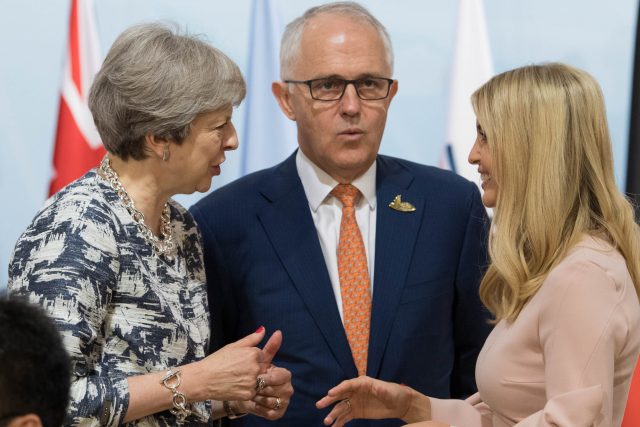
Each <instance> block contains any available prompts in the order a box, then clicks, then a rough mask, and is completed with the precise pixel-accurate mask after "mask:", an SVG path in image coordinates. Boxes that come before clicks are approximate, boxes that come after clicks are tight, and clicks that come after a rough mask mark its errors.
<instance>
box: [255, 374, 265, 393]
mask: <svg viewBox="0 0 640 427" xmlns="http://www.w3.org/2000/svg"><path fill="white" fill-rule="evenodd" d="M266 385H267V382H266V381H265V380H264V378H262V377H258V378H256V391H257V392H258V393H260V392H261V391H262V389H263V388H264V387H265V386H266Z"/></svg>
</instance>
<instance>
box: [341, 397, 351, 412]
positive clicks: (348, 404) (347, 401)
mask: <svg viewBox="0 0 640 427" xmlns="http://www.w3.org/2000/svg"><path fill="white" fill-rule="evenodd" d="M342 401H343V402H344V403H346V404H347V407H348V408H349V412H351V401H350V400H349V398H348V397H347V398H346V399H342Z"/></svg>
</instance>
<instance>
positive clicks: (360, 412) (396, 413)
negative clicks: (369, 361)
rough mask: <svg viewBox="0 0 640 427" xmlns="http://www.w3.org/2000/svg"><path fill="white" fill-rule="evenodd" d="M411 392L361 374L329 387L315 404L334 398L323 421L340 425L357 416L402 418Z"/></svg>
mask: <svg viewBox="0 0 640 427" xmlns="http://www.w3.org/2000/svg"><path fill="white" fill-rule="evenodd" d="M414 394H418V393H417V392H415V391H414V390H413V389H411V388H409V387H407V386H403V385H399V384H394V383H389V382H385V381H380V380H377V379H374V378H370V377H366V376H362V377H358V378H354V379H352V380H347V381H343V382H341V383H340V384H338V385H337V386H336V387H334V388H332V389H331V390H329V392H328V393H327V395H326V396H325V397H323V398H322V399H320V400H319V401H318V402H317V403H316V407H318V408H319V409H322V408H326V407H327V406H329V405H331V404H332V403H336V402H337V404H336V405H335V406H334V407H333V409H332V410H331V412H330V413H329V415H327V417H326V418H325V419H324V424H325V425H333V426H336V427H341V426H343V425H344V424H345V423H347V422H348V421H351V420H353V419H358V418H366V419H382V418H404V417H405V416H406V414H407V413H408V412H409V409H410V407H411V405H412V401H413V400H414ZM423 397H425V398H426V396H423ZM427 400H428V398H427Z"/></svg>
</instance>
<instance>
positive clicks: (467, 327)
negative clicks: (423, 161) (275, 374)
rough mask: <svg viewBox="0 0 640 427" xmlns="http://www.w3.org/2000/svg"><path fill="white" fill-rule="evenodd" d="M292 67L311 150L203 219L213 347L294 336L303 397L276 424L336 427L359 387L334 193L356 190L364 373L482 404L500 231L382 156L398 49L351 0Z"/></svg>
mask: <svg viewBox="0 0 640 427" xmlns="http://www.w3.org/2000/svg"><path fill="white" fill-rule="evenodd" d="M280 59H281V75H282V78H283V81H281V82H275V83H273V86H272V90H273V93H274V95H275V97H276V99H277V101H278V103H279V105H280V107H281V109H282V111H283V112H284V114H285V115H286V116H287V117H289V118H290V119H291V120H294V121H295V122H296V124H297V128H298V143H299V149H298V150H297V151H296V152H295V153H294V154H293V155H292V156H291V157H289V158H288V159H287V160H285V161H284V162H282V163H281V164H279V165H277V166H275V167H273V168H271V169H267V170H263V171H260V172H257V173H254V174H251V175H248V176H246V177H244V178H241V179H239V180H237V181H236V182H234V183H231V184H230V185H227V186H225V187H223V188H221V189H219V190H218V191H216V192H214V193H212V194H211V195H209V196H207V197H205V198H204V199H203V200H201V201H200V202H199V203H197V204H196V205H195V206H194V207H193V208H192V213H193V214H194V216H195V218H196V220H197V222H198V224H199V225H200V227H201V231H202V235H203V238H204V244H205V258H206V259H205V262H206V268H207V278H208V282H209V289H210V294H209V296H210V305H211V309H212V321H213V342H214V347H215V348H217V347H220V346H222V345H224V344H226V343H228V342H232V341H234V340H236V339H238V338H239V337H241V336H244V335H246V334H247V333H249V332H250V331H253V330H255V328H256V327H257V326H259V325H264V326H265V327H266V328H267V329H268V330H275V329H280V330H282V332H283V334H284V341H283V344H282V347H281V348H280V351H279V352H278V354H277V355H276V358H275V361H276V363H277V364H278V365H279V366H282V367H285V368H287V369H289V370H290V371H291V372H292V374H293V385H294V388H295V394H294V396H293V397H292V400H291V404H290V405H289V409H288V411H287V413H286V414H285V416H284V417H283V418H282V419H281V420H280V421H279V424H280V425H286V426H321V425H323V421H322V420H323V418H324V416H325V415H326V413H327V411H320V410H318V409H316V408H315V402H316V401H317V400H318V399H319V398H321V397H322V396H324V394H325V393H326V392H327V391H328V390H329V389H330V388H331V387H333V386H335V385H336V384H338V383H339V382H340V381H342V380H344V379H347V378H353V377H355V376H357V375H358V371H357V368H356V364H355V362H354V358H353V355H352V352H351V349H350V346H349V341H348V338H347V334H346V333H345V328H344V326H343V319H344V310H343V309H344V307H343V304H342V303H343V296H342V292H344V291H341V287H340V273H339V271H338V255H337V248H338V245H339V235H340V222H341V218H342V208H343V206H342V204H341V202H340V201H339V200H338V199H337V198H336V197H334V196H333V195H332V194H331V191H332V189H333V188H334V187H335V186H336V185H338V184H351V185H353V186H354V187H356V188H357V189H358V190H359V193H360V199H359V201H358V203H357V204H356V206H355V211H356V213H355V216H356V219H357V225H358V228H359V230H360V232H361V236H362V242H363V245H364V249H365V252H366V263H367V266H368V273H369V276H370V277H369V278H368V280H369V282H368V283H370V295H371V296H370V298H371V300H370V304H371V310H370V313H367V314H370V320H369V321H370V334H369V338H368V354H367V356H366V373H367V375H369V376H372V377H377V378H381V379H384V380H389V381H395V382H400V383H404V384H407V385H409V386H411V387H413V388H415V389H417V390H419V391H421V392H423V393H425V394H428V395H430V396H436V397H442V398H446V397H464V396H466V395H469V394H471V393H473V392H474V391H475V389H476V386H475V381H474V367H475V361H476V357H477V355H478V352H479V350H480V348H481V347H482V344H483V343H484V340H485V338H486V335H487V333H488V331H489V326H488V324H487V321H486V319H487V315H486V312H485V311H484V309H483V308H482V305H481V303H480V300H479V296H478V284H479V281H480V278H481V276H482V273H483V268H484V266H485V265H486V263H487V258H486V255H487V254H486V246H485V241H486V237H487V235H486V234H487V224H488V220H487V216H486V212H485V209H484V208H483V206H482V203H481V201H480V195H479V191H478V189H477V187H476V185H475V184H473V183H471V182H469V181H466V180H465V179H463V178H460V177H458V176H457V175H454V174H453V173H450V172H447V171H442V170H440V169H437V168H433V167H428V166H423V165H419V164H416V163H412V162H408V161H405V160H400V159H396V158H392V157H387V156H382V155H379V154H378V149H379V147H380V142H381V139H382V134H383V131H384V126H385V122H386V117H387V111H388V109H389V106H390V104H391V101H392V99H393V97H394V96H395V94H396V92H397V90H398V82H397V81H396V80H393V79H391V77H390V76H391V75H392V68H393V53H392V50H391V43H390V40H389V36H388V34H387V32H386V30H385V28H384V27H383V26H382V25H381V24H380V23H379V22H378V21H377V20H376V19H375V18H374V17H373V16H372V15H371V14H370V13H369V12H368V11H367V10H366V9H364V8H362V7H361V6H359V5H358V4H355V3H351V2H346V3H337V4H336V3H332V4H328V5H324V6H320V7H318V8H312V9H310V10H308V11H307V12H306V13H305V14H304V15H303V16H302V17H300V18H298V19H296V20H294V21H293V22H292V23H290V24H289V25H288V26H287V29H286V31H285V34H284V36H283V40H282V49H281V58H280ZM264 143H265V144H269V143H272V141H264ZM265 404H266V405H271V404H273V402H265ZM232 405H233V402H232ZM234 422H235V423H237V424H234V425H244V426H258V425H265V426H266V425H270V424H269V423H266V422H263V421H262V420H260V419H257V418H255V417H245V418H241V419H238V420H236V421H234ZM400 424H401V422H400V421H399V420H384V421H366V420H365V421H354V422H353V423H351V424H350V425H353V426H397V425H400Z"/></svg>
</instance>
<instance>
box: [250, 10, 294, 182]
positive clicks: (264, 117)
mask: <svg viewBox="0 0 640 427" xmlns="http://www.w3.org/2000/svg"><path fill="white" fill-rule="evenodd" d="M252 7H253V11H252V17H251V36H250V43H251V44H250V46H249V64H248V72H247V99H246V104H245V108H246V115H245V121H244V136H243V141H241V144H242V145H244V149H243V151H242V168H241V174H242V175H244V174H247V173H249V172H253V171H256V170H259V169H264V168H266V167H269V166H273V165H275V164H276V163H278V162H281V161H282V160H284V159H285V158H286V157H287V156H289V155H290V154H291V153H292V152H293V150H294V149H295V148H296V147H297V146H298V144H297V138H296V127H295V124H294V123H293V122H292V121H291V120H289V119H288V118H287V117H286V116H285V115H284V114H283V113H282V112H281V111H280V107H278V103H277V101H276V99H275V98H274V96H273V94H272V93H271V83H272V82H273V81H276V80H280V62H279V52H280V38H281V37H282V32H283V31H284V26H282V25H281V24H280V19H279V17H278V14H277V11H276V10H275V7H274V5H273V1H272V0H253V5H252Z"/></svg>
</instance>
